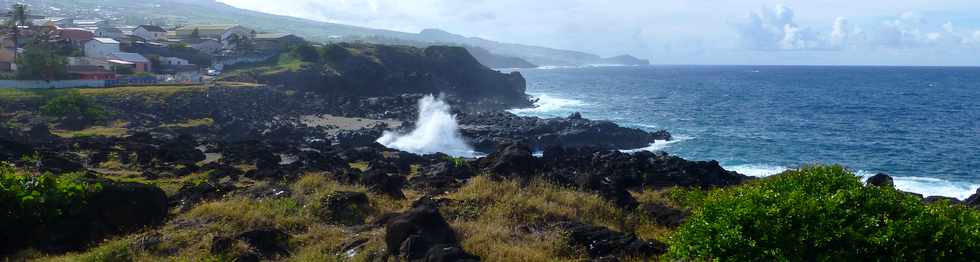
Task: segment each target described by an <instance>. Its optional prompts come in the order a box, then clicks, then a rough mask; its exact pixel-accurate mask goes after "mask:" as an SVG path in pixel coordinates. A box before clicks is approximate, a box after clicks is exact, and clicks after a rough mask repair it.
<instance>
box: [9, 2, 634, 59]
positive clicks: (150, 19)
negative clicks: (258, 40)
mask: <svg viewBox="0 0 980 262" xmlns="http://www.w3.org/2000/svg"><path fill="white" fill-rule="evenodd" d="M15 2H23V3H27V4H30V5H32V7H33V9H34V10H35V11H36V12H39V13H42V14H47V15H52V16H75V17H78V18H84V16H86V15H88V16H95V17H93V18H99V17H103V18H110V19H114V20H117V21H119V22H125V23H130V24H132V23H152V24H166V25H180V24H192V23H194V24H197V23H211V24H228V23H233V24H241V25H244V26H248V27H252V28H255V29H256V30H259V31H268V32H285V33H292V34H296V35H299V36H302V37H304V38H306V39H308V40H312V41H338V40H365V41H368V42H371V41H370V40H371V39H388V40H393V39H396V40H400V41H408V42H414V43H423V44H425V43H428V44H432V45H435V44H440V45H459V46H465V47H468V48H469V49H471V51H472V50H474V49H473V48H474V47H479V48H482V49H485V50H486V51H488V52H489V53H490V54H491V55H492V57H491V56H484V58H485V59H481V62H484V61H491V60H492V61H497V62H501V64H509V63H517V64H523V63H522V62H521V61H518V60H515V59H514V58H519V59H521V60H524V62H528V64H533V65H542V66H545V65H551V66H576V65H589V64H610V61H622V62H631V63H629V64H643V63H642V62H644V60H639V59H621V57H617V58H611V59H603V58H601V57H599V56H598V55H594V54H589V53H585V52H579V51H569V50H560V49H554V48H547V47H539V46H530V45H521V44H511V43H501V42H496V41H492V40H487V39H482V38H476V37H465V36H461V35H457V34H452V33H449V32H446V31H443V30H439V29H426V30H423V31H422V32H420V33H417V34H416V33H406V32H399V31H393V30H383V29H373V28H367V27H358V26H351V25H344V24H337V23H327V22H319V21H314V20H309V19H302V18H295V17H289V16H281V15H273V14H267V13H262V12H256V11H251V10H245V9H241V8H237V7H233V6H230V5H227V4H224V3H220V2H217V1H214V0H142V1H130V0H0V4H2V5H4V6H9V5H10V4H12V3H15ZM387 42H391V41H387ZM507 60H509V61H507ZM617 64H619V63H617ZM647 64H648V63H647ZM488 66H490V67H497V66H494V65H488ZM523 66H527V64H525V65H523Z"/></svg>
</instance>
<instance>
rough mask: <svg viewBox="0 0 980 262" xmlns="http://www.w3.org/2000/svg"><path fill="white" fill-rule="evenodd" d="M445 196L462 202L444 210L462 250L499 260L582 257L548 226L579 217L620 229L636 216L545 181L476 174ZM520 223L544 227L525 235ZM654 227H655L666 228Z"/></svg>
mask: <svg viewBox="0 0 980 262" xmlns="http://www.w3.org/2000/svg"><path fill="white" fill-rule="evenodd" d="M447 198H449V199H452V200H455V201H458V203H460V204H457V205H456V206H455V207H452V208H450V210H448V212H446V213H448V214H447V217H448V219H451V220H452V223H451V224H452V225H453V228H455V229H456V230H457V232H458V234H459V235H461V236H462V237H461V239H462V244H463V248H464V249H465V250H467V251H469V252H472V253H474V254H476V255H479V256H481V257H483V258H493V259H494V260H499V261H553V260H555V259H556V258H558V259H560V260H578V259H584V258H586V257H583V256H582V255H581V254H577V253H575V252H572V251H571V250H572V248H571V247H569V246H568V245H567V241H566V240H565V237H564V233H563V232H561V231H560V230H557V229H553V228H550V227H549V226H547V225H544V224H547V223H549V222H555V221H559V220H578V221H581V222H585V223H591V224H595V225H600V226H605V227H608V228H611V229H615V230H622V229H623V225H624V221H626V220H628V218H629V217H631V216H634V214H631V213H629V212H625V211H623V210H621V209H619V208H617V207H616V206H614V205H613V204H612V203H610V202H608V201H606V200H604V199H602V198H600V197H599V196H597V195H595V194H590V193H585V192H581V191H576V190H573V189H570V188H565V187H561V186H557V185H554V184H550V183H547V182H544V181H534V182H531V183H530V184H528V185H521V184H519V183H518V182H514V181H493V180H491V179H488V178H486V177H482V176H481V177H475V178H473V179H471V180H470V181H469V182H468V183H467V184H466V185H465V186H464V187H463V188H461V189H460V190H459V191H458V192H455V193H452V194H450V195H448V196H447ZM522 227H532V228H540V229H541V230H540V231H538V232H531V233H526V232H521V229H520V228H522ZM651 227H653V229H649V230H651V231H662V230H665V229H662V228H658V227H657V226H651Z"/></svg>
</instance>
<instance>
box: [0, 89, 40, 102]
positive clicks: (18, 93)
mask: <svg viewBox="0 0 980 262" xmlns="http://www.w3.org/2000/svg"><path fill="white" fill-rule="evenodd" d="M43 97H44V92H43V91H40V90H27V89H14V88H0V101H19V100H27V99H38V98H43Z"/></svg>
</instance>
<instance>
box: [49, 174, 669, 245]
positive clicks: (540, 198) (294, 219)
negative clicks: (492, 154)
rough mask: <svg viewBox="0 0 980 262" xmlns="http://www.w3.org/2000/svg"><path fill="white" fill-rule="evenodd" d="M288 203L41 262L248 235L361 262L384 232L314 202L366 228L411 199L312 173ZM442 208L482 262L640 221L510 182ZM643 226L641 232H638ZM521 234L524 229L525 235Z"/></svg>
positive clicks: (653, 196) (182, 222)
mask: <svg viewBox="0 0 980 262" xmlns="http://www.w3.org/2000/svg"><path fill="white" fill-rule="evenodd" d="M291 189H292V192H293V194H292V196H291V197H288V198H281V199H264V200H255V199H249V198H244V197H228V198H225V199H221V200H217V201H213V202H207V203H202V204H199V205H198V206H196V207H194V208H193V209H191V210H190V211H188V212H186V213H183V214H177V215H176V216H175V217H174V218H172V219H171V220H170V222H168V223H167V224H166V225H164V226H162V227H161V228H158V229H155V230H153V231H155V232H159V233H160V234H162V235H163V242H162V243H161V244H160V246H158V247H157V248H155V249H154V250H155V251H135V250H132V248H131V247H130V246H129V245H128V243H132V242H133V241H135V240H136V239H138V238H139V236H140V235H141V234H143V233H141V234H134V235H130V236H123V237H120V238H118V239H115V240H111V241H108V242H105V243H103V244H102V245H100V246H98V247H96V248H93V249H92V250H89V251H87V252H83V253H73V254H67V255H64V256H57V257H47V258H44V259H42V260H51V261H119V260H114V259H113V258H120V257H122V258H125V259H123V260H122V261H129V260H135V261H227V259H228V258H232V257H235V255H236V254H238V252H244V251H241V250H237V249H234V248H233V249H232V250H231V251H229V253H225V254H217V255H215V254H211V253H210V252H209V249H210V245H211V239H212V238H213V237H214V236H222V235H229V234H235V233H237V232H241V231H244V230H249V229H256V228H270V227H271V228H277V229H280V230H284V231H286V232H288V233H289V234H290V235H291V236H292V238H291V240H290V246H291V247H292V255H291V256H290V257H288V258H285V261H371V260H373V259H376V258H377V257H378V256H379V255H380V254H384V253H385V252H386V250H385V244H384V229H383V228H376V229H373V230H368V231H364V232H354V231H352V229H351V228H348V227H344V226H338V225H333V224H330V223H327V222H325V221H322V220H321V219H320V218H318V217H317V216H316V213H317V212H316V210H318V208H320V202H321V200H322V199H323V198H324V197H327V196H329V195H331V194H333V193H335V192H338V191H351V192H363V193H367V194H368V195H369V198H370V201H371V207H372V210H371V211H369V214H367V215H368V216H367V217H368V220H370V219H373V218H376V217H378V216H380V215H382V214H386V213H391V212H402V211H404V210H406V209H408V208H409V207H410V205H411V203H412V202H413V200H414V199H417V197H418V196H419V194H418V193H416V192H412V191H410V190H406V192H405V193H406V195H407V196H408V199H407V200H396V199H392V198H388V197H385V196H382V195H378V194H374V193H370V192H368V191H367V188H365V187H363V186H359V185H346V184H341V183H338V182H337V181H334V180H333V179H331V178H330V177H329V176H327V175H324V174H320V173H310V174H306V175H304V176H302V177H301V178H300V179H298V180H296V181H295V182H293V183H292V185H291ZM662 194H663V193H661V192H656V191H649V192H644V193H637V194H636V196H637V198H638V200H639V201H640V202H642V203H653V202H661V201H663V200H662ZM444 197H445V198H447V199H450V200H451V201H450V204H449V205H447V206H444V207H442V208H441V209H442V213H443V214H444V215H445V217H446V218H447V220H449V222H450V224H451V225H452V227H453V228H454V229H455V230H456V232H457V235H458V236H459V239H460V241H461V244H462V246H463V248H464V249H465V250H467V251H468V252H471V253H473V254H476V255H479V256H481V257H482V258H483V259H484V260H485V261H581V260H583V259H585V258H587V257H586V256H584V255H583V254H581V253H580V252H576V251H575V250H577V249H579V248H574V247H570V246H569V245H568V244H567V240H566V238H565V234H564V232H562V231H561V230H559V229H556V228H554V227H551V226H548V223H549V222H555V221H558V220H563V219H570V220H578V221H582V222H585V223H591V224H596V225H601V226H606V227H609V228H612V229H614V230H623V225H624V224H628V223H624V221H642V220H643V218H642V217H640V218H637V217H638V215H637V214H634V213H632V212H627V211H623V210H621V209H619V208H617V207H616V206H614V205H613V204H611V203H609V202H608V201H605V200H604V199H602V198H600V197H598V196H597V195H595V194H591V193H586V192H581V191H577V190H572V189H569V188H564V187H561V186H556V185H553V184H550V183H547V182H542V181H536V182H532V183H530V184H528V185H521V184H520V183H518V182H514V181H494V180H491V179H488V178H486V177H476V178H473V179H471V180H470V181H469V182H468V183H467V184H466V185H465V186H463V187H462V188H461V189H460V190H458V191H457V192H454V193H451V194H449V195H446V196H444ZM644 223H645V222H644ZM629 227H631V228H635V229H636V233H638V234H639V235H640V236H641V237H643V238H659V237H660V236H663V235H664V234H665V233H664V232H666V231H665V229H662V228H659V227H657V226H646V225H639V226H636V225H632V226H629ZM528 228H531V229H530V230H529V229H528ZM354 240H363V241H366V243H365V244H364V245H362V246H361V248H359V249H355V250H353V251H350V252H348V251H349V250H343V248H342V247H344V246H345V245H347V244H348V243H351V242H352V241H354Z"/></svg>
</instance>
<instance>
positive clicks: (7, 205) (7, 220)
mask: <svg viewBox="0 0 980 262" xmlns="http://www.w3.org/2000/svg"><path fill="white" fill-rule="evenodd" d="M101 188H102V187H101V185H99V184H90V183H85V182H82V181H80V180H79V176H77V175H61V176H54V175H51V174H42V175H31V174H22V173H19V172H17V171H16V170H14V168H12V167H10V166H9V165H8V164H6V163H0V210H3V211H4V212H3V214H0V226H18V227H22V226H28V225H32V224H45V223H47V222H50V221H53V220H56V219H59V218H61V217H63V216H64V215H67V214H71V213H74V212H75V211H77V210H80V209H81V208H84V206H85V200H86V199H87V198H88V197H89V196H90V195H91V194H93V193H96V192H98V191H99V190H101Z"/></svg>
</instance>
